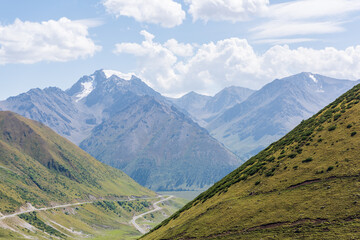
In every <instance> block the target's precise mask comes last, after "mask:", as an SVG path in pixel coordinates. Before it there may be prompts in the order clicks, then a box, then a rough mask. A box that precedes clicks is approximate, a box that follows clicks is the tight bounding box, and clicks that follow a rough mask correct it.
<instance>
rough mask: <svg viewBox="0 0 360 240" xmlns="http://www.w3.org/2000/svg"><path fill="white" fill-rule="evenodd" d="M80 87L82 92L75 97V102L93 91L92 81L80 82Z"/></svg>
mask: <svg viewBox="0 0 360 240" xmlns="http://www.w3.org/2000/svg"><path fill="white" fill-rule="evenodd" d="M81 85H82V88H83V90H82V92H80V93H79V94H78V95H76V100H75V101H76V102H78V101H80V100H81V99H83V98H85V97H87V96H88V95H89V94H90V93H91V92H92V91H93V90H94V80H92V81H89V82H82V83H81Z"/></svg>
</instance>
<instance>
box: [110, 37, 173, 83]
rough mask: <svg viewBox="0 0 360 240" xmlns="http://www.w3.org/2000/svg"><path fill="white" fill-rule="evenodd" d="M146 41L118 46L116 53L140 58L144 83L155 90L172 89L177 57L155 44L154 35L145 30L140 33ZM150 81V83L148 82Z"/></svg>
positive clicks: (140, 68) (140, 70)
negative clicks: (159, 88)
mask: <svg viewBox="0 0 360 240" xmlns="http://www.w3.org/2000/svg"><path fill="white" fill-rule="evenodd" d="M140 33H141V34H142V35H143V36H144V38H145V40H144V41H143V42H142V43H141V44H137V43H119V44H116V46H115V47H116V49H115V51H114V52H115V53H116V54H121V53H127V54H132V55H134V56H137V57H138V60H139V61H138V66H139V73H138V75H139V76H141V77H142V78H143V79H144V81H146V82H147V83H148V84H149V85H150V86H152V87H154V88H158V87H161V88H165V89H169V88H171V87H172V86H173V85H174V83H175V81H176V75H175V72H174V71H173V69H172V68H173V66H174V64H176V62H177V60H178V59H177V57H176V55H175V54H174V53H173V52H172V51H170V50H169V49H168V48H166V47H165V46H163V45H161V44H159V43H154V42H153V38H154V35H152V34H151V33H148V32H147V31H145V30H143V31H141V32H140ZM148 80H149V81H148Z"/></svg>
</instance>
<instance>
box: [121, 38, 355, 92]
mask: <svg viewBox="0 0 360 240" xmlns="http://www.w3.org/2000/svg"><path fill="white" fill-rule="evenodd" d="M142 34H143V35H144V36H151V37H146V39H145V40H144V41H143V42H142V43H141V44H137V43H121V44H117V45H116V53H118V54H121V53H128V54H132V55H135V56H137V57H138V62H139V65H138V75H139V77H141V78H142V79H143V80H145V81H146V82H147V83H149V84H150V85H151V86H152V87H153V88H155V89H156V90H158V91H160V92H161V93H164V94H166V95H170V96H177V95H180V94H182V93H186V92H188V91H191V90H195V91H197V92H199V93H204V94H210V95H211V94H215V93H216V92H218V91H220V90H221V89H222V88H224V87H227V86H230V85H235V86H245V87H250V88H254V89H257V88H260V87H261V86H263V85H264V84H266V83H268V82H270V81H272V80H273V79H275V78H282V77H286V76H289V75H293V74H297V73H299V72H313V73H319V74H323V75H326V76H330V77H336V78H347V79H353V80H355V79H359V78H360V45H359V46H354V47H348V48H346V49H345V50H338V49H335V48H324V49H320V50H317V49H312V48H304V47H300V48H296V49H291V48H290V47H289V46H287V45H276V46H273V47H271V48H270V49H268V50H267V51H265V52H264V53H262V54H258V53H256V52H255V51H254V49H253V47H252V46H251V45H250V44H249V43H248V42H247V41H246V40H245V39H239V38H229V39H224V40H221V41H218V42H210V43H207V44H203V45H200V46H197V47H195V46H192V48H194V51H193V52H194V53H193V55H191V56H186V57H179V56H177V54H176V53H175V52H174V51H173V50H172V49H171V48H168V45H169V44H168V42H169V41H167V42H166V43H164V44H161V43H156V42H154V41H153V37H154V36H153V35H151V34H149V33H147V32H145V31H142ZM176 43H177V42H176ZM184 45H185V44H184Z"/></svg>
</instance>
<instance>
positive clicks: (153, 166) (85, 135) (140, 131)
mask: <svg viewBox="0 0 360 240" xmlns="http://www.w3.org/2000/svg"><path fill="white" fill-rule="evenodd" d="M122 77H125V78H127V79H123V78H122ZM0 107H1V108H3V109H7V110H11V111H15V112H18V113H19V114H21V115H24V116H27V117H29V118H32V119H34V120H37V121H40V122H43V123H45V124H47V125H48V126H50V127H51V128H53V129H54V130H55V131H57V132H58V133H60V134H61V135H63V136H65V137H67V138H68V139H70V140H71V141H73V142H75V143H77V144H80V146H81V147H82V148H84V149H85V150H87V151H89V152H90V153H91V154H92V155H93V156H97V157H98V159H99V160H100V161H103V162H106V163H108V164H110V165H112V166H115V167H118V168H120V169H122V170H124V171H125V172H126V173H127V174H129V175H131V176H132V177H133V178H135V179H136V180H137V181H139V182H140V183H142V184H143V185H145V186H147V187H151V188H152V189H162V190H175V189H186V190H195V189H196V190H199V189H205V188H206V187H208V186H210V185H211V184H212V183H214V181H216V180H218V179H220V178H221V177H222V176H224V175H226V174H227V173H229V172H230V171H231V170H233V169H234V168H235V167H236V166H238V165H239V164H240V163H241V161H240V160H239V159H238V157H237V156H236V155H234V154H232V153H231V152H230V151H228V150H227V149H226V148H225V147H224V146H223V145H222V144H219V143H218V142H217V140H215V139H214V138H212V137H211V136H210V135H209V134H208V133H207V131H206V130H205V129H203V128H201V127H200V126H199V125H198V124H196V123H194V122H193V120H192V119H190V118H189V117H187V116H186V115H184V114H183V113H182V112H180V111H179V110H178V109H177V107H175V106H173V104H172V103H170V102H169V101H168V100H167V99H166V98H164V97H163V96H161V94H159V93H158V92H156V91H154V90H153V89H152V88H150V87H148V86H147V85H146V84H145V83H144V82H142V81H141V80H140V79H139V78H137V77H135V76H134V75H131V76H130V75H128V74H121V73H119V72H116V71H110V70H98V71H96V72H94V73H93V74H91V75H89V76H83V77H82V78H80V79H79V80H78V81H77V82H76V83H75V84H74V85H73V86H72V87H71V88H70V89H68V90H66V91H62V90H60V89H58V88H47V89H44V90H40V89H35V90H30V91H29V92H27V93H24V94H21V95H19V96H16V97H12V98H9V99H7V100H5V101H2V102H0ZM134 114H135V115H136V116H135V117H134V116H133V115H134ZM128 119H136V121H137V122H136V124H135V123H132V122H130V121H128ZM143 122H145V123H146V122H148V123H149V124H141V123H143ZM158 124H161V125H159V126H158ZM169 126H171V127H169ZM161 127H165V130H164V129H163V131H164V132H163V133H160V132H158V131H160V129H161ZM145 133H146V135H144V134H145ZM185 133H186V134H185ZM98 136H102V137H101V138H99V137H98ZM179 136H181V138H180V137H179ZM84 139H86V140H85V141H84ZM134 139H135V140H136V142H134V141H135V140H134ZM195 139H196V141H195ZM83 141H84V142H83ZM131 141H133V142H132V144H129V143H130V142H131ZM103 143H105V144H103ZM190 144H191V146H190ZM155 145H156V147H155ZM99 146H101V147H99ZM124 146H126V147H124ZM174 146H176V147H174ZM208 146H212V148H211V149H208ZM132 149H136V151H132ZM154 149H157V150H158V151H159V152H155V151H154ZM109 156H111V159H109ZM219 159H221V160H219ZM175 160H176V161H175ZM170 162H171V163H172V164H173V167H174V168H173V169H171V167H165V166H170ZM186 162H188V163H192V166H190V164H185V163H186ZM160 163H161V164H160ZM144 166H146V167H145V168H144ZM190 167H192V169H189V168H190ZM141 169H143V170H146V172H142V170H141ZM165 169H166V171H165ZM195 169H196V170H197V171H194V170H195ZM176 171H177V173H176ZM190 172H192V174H190ZM166 174H169V176H174V175H176V177H171V178H170V177H169V178H168V177H165V175H166ZM196 174H198V175H196ZM160 175H162V177H161V178H156V177H155V176H160ZM159 179H161V181H160V180H159Z"/></svg>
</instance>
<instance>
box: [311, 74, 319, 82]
mask: <svg viewBox="0 0 360 240" xmlns="http://www.w3.org/2000/svg"><path fill="white" fill-rule="evenodd" d="M309 77H310V78H311V79H312V80H313V81H314V82H315V83H317V82H318V80H317V79H316V77H315V76H314V75H312V74H309Z"/></svg>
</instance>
